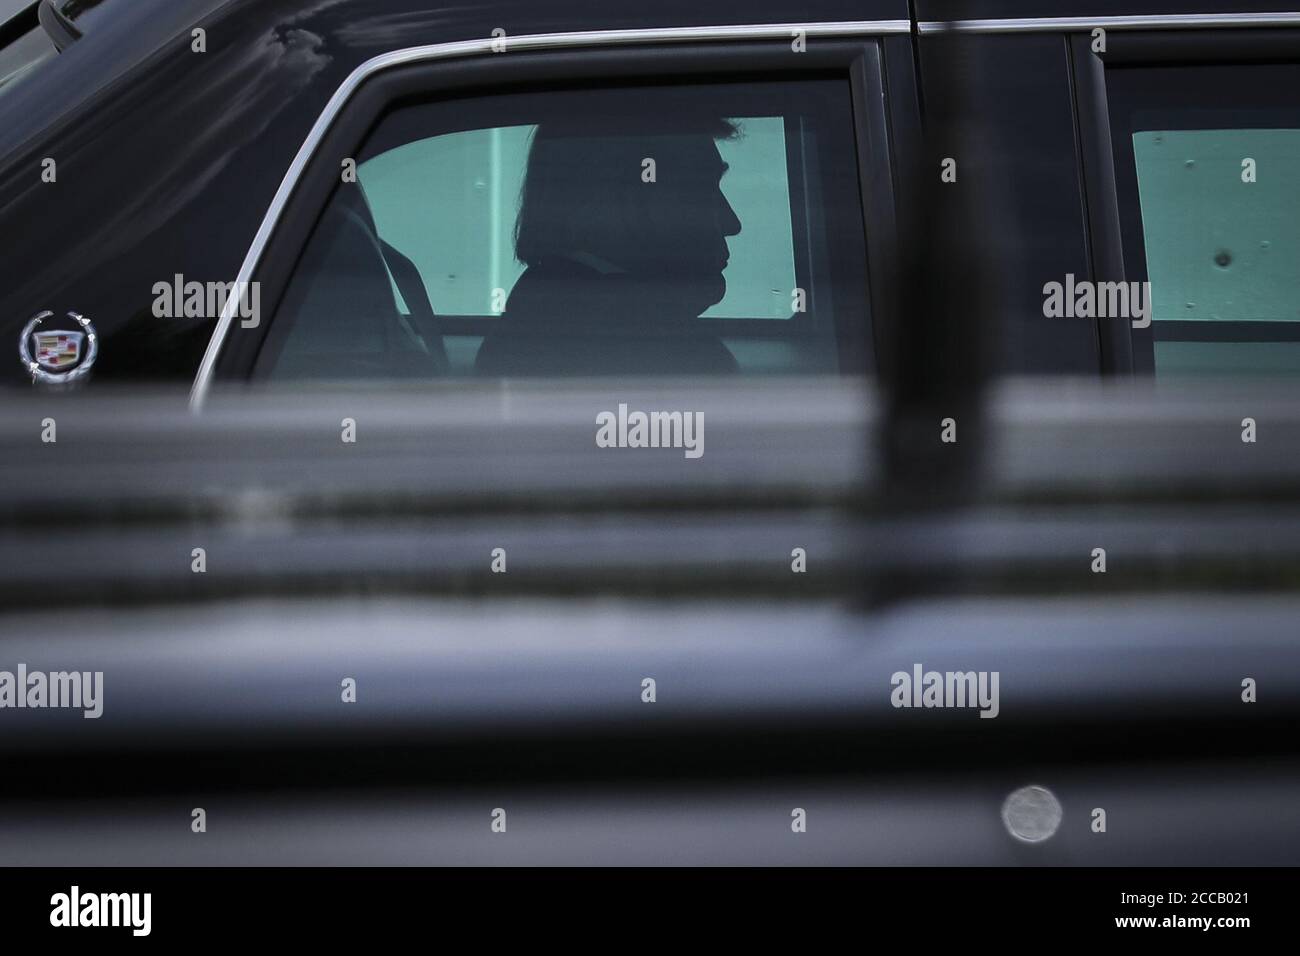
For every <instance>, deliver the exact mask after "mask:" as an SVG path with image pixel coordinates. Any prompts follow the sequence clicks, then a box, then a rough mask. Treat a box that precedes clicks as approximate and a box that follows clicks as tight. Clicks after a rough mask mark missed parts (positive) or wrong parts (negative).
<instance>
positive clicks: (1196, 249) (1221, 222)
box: [1112, 65, 1300, 378]
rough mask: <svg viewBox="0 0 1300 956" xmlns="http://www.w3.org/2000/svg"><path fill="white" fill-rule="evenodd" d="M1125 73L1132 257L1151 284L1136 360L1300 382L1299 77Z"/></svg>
mask: <svg viewBox="0 0 1300 956" xmlns="http://www.w3.org/2000/svg"><path fill="white" fill-rule="evenodd" d="M1115 73H1116V74H1118V77H1117V79H1116V80H1115V81H1114V82H1113V84H1112V85H1113V86H1114V87H1115V88H1116V91H1117V92H1118V94H1119V95H1118V96H1117V97H1115V99H1116V100H1117V101H1118V104H1119V115H1120V121H1121V124H1122V125H1121V128H1120V130H1119V132H1120V133H1121V135H1123V137H1124V142H1123V143H1122V147H1121V144H1119V143H1117V147H1118V148H1119V155H1118V156H1117V159H1118V166H1117V173H1118V180H1119V182H1118V185H1119V187H1120V188H1119V195H1120V199H1121V206H1122V207H1124V208H1122V209H1121V216H1122V218H1123V219H1124V226H1125V235H1124V243H1125V257H1126V262H1127V266H1128V271H1129V273H1130V276H1129V277H1130V279H1132V278H1140V279H1142V280H1145V281H1148V282H1149V283H1150V286H1149V302H1150V319H1151V327H1150V329H1149V331H1147V332H1146V333H1145V334H1144V335H1145V339H1146V349H1145V350H1141V349H1138V350H1135V352H1136V354H1135V358H1140V359H1144V360H1145V363H1146V364H1145V368H1146V369H1149V370H1153V371H1154V372H1155V373H1156V374H1157V375H1158V376H1161V377H1166V378H1167V377H1173V376H1187V375H1206V374H1212V375H1235V376H1240V375H1251V376H1257V377H1270V378H1271V377H1279V376H1285V377H1291V376H1300V192H1297V190H1296V188H1295V184H1296V182H1297V179H1298V177H1300V93H1298V92H1297V87H1296V85H1295V84H1296V83H1298V82H1300V71H1298V70H1297V69H1296V68H1295V67H1290V66H1282V65H1278V66H1241V67H1227V66H1208V67H1196V68H1185V69H1173V68H1164V69H1149V70H1131V71H1124V70H1117V71H1115ZM1138 77H1141V78H1142V83H1143V85H1142V87H1141V90H1140V91H1139V90H1138V88H1137V86H1136V83H1137V81H1138ZM1279 81H1280V82H1283V83H1288V82H1289V83H1290V85H1289V86H1282V87H1277V86H1274V85H1273V84H1276V83H1278V82H1279ZM1139 367H1140V368H1142V367H1143V365H1142V363H1139Z"/></svg>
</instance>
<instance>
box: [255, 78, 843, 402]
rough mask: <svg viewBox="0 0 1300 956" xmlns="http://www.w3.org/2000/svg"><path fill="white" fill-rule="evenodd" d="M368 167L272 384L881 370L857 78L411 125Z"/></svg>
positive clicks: (318, 240)
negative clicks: (855, 116)
mask: <svg viewBox="0 0 1300 956" xmlns="http://www.w3.org/2000/svg"><path fill="white" fill-rule="evenodd" d="M355 170H356V174H355V182H354V181H352V179H353V178H352V177H349V176H348V175H347V171H346V170H345V171H344V173H343V174H342V175H341V177H340V178H341V180H342V181H341V182H340V184H339V186H338V187H337V188H336V190H335V192H334V195H333V196H332V198H331V200H330V202H329V204H328V205H327V207H326V209H325V210H324V212H323V214H322V215H321V217H320V220H319V221H318V223H317V225H316V227H315V229H314V231H313V233H312V235H311V237H310V239H309V240H308V242H307V245H306V247H305V248H304V250H303V253H302V255H301V257H300V259H299V261H298V263H297V266H296V267H295V269H294V272H293V274H292V276H291V279H290V281H289V284H288V286H287V289H286V291H285V294H284V296H283V298H282V300H281V303H280V305H279V308H278V309H277V311H276V313H275V315H274V318H273V324H272V326H271V333H270V335H269V336H268V339H267V344H266V347H265V348H264V350H263V353H262V355H261V356H260V357H259V360H258V367H257V374H258V375H259V376H260V377H267V378H270V379H272V380H284V379H330V378H344V379H356V378H362V379H365V378H377V379H383V378H423V377H435V378H438V377H450V376H487V377H499V376H542V377H548V376H568V375H581V376H601V375H637V374H644V375H664V376H668V375H691V374H708V375H712V374H724V375H725V374H732V373H737V372H740V373H751V374H763V373H800V374H828V373H829V374H833V373H841V372H845V373H852V372H860V371H862V370H863V369H864V368H865V366H866V362H867V356H866V352H867V349H866V344H865V343H866V341H867V334H866V330H867V328H868V316H867V314H866V308H867V306H866V276H865V266H864V262H865V246H864V236H863V220H862V212H861V199H860V196H859V192H858V169H857V157H856V153H855V149H854V145H853V139H852V125H851V107H850V97H849V91H848V86H847V82H843V83H841V82H837V81H832V80H825V81H823V80H815V81H795V82H788V83H781V84H775V83H766V84H762V83H760V84H743V85H742V84H716V85H710V86H703V87H678V86H674V87H639V88H615V89H606V90H580V91H579V90H569V91H547V92H545V93H536V94H527V95H517V96H491V97H479V98H475V99H474V100H473V101H472V102H467V101H462V102H458V103H449V102H439V103H421V104H416V105H411V106H404V107H402V108H399V109H396V110H393V111H391V112H390V113H388V114H387V115H386V116H385V117H384V118H383V119H382V120H381V121H380V123H379V124H378V125H377V126H376V128H375V129H374V131H373V132H372V134H371V135H370V136H369V138H368V139H367V141H366V143H365V144H364V145H363V146H362V147H361V149H360V150H359V153H358V156H357V157H355Z"/></svg>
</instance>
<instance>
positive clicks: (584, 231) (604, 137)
mask: <svg viewBox="0 0 1300 956" xmlns="http://www.w3.org/2000/svg"><path fill="white" fill-rule="evenodd" d="M739 135H740V131H739V129H738V128H737V126H736V125H735V124H734V123H733V122H731V121H730V120H727V119H724V118H722V117H719V116H690V115H687V116H681V115H676V116H672V117H668V118H638V119H627V120H608V119H602V120H600V121H596V122H592V121H584V120H580V119H579V120H564V121H557V122H547V123H543V124H541V125H540V126H538V127H537V129H536V130H535V131H534V132H533V137H532V144H531V146H530V148H529V150H528V166H527V169H526V171H525V174H524V183H523V188H522V189H521V190H520V196H519V216H518V218H517V219H516V220H515V235H514V239H515V258H516V259H518V260H519V261H520V262H522V263H524V264H525V265H530V266H531V265H536V264H537V263H538V262H541V261H542V260H543V259H545V258H547V257H549V256H555V255H566V254H570V253H573V252H576V251H580V250H581V251H586V252H591V253H595V254H606V253H609V252H611V251H616V250H617V249H619V248H621V247H622V246H623V244H624V243H636V242H638V241H640V240H642V239H643V238H644V237H642V236H641V235H640V234H639V233H638V224H639V223H641V222H643V221H645V218H644V217H645V213H646V211H647V208H648V206H649V205H650V204H653V203H654V202H655V199H656V197H655V195H654V191H653V190H649V189H646V187H645V184H644V183H643V182H642V181H641V171H642V162H643V160H644V159H646V158H653V157H654V156H655V154H656V144H658V146H659V147H660V149H663V148H664V146H665V145H666V144H669V145H668V148H671V145H670V144H671V142H672V141H673V140H678V141H680V140H682V139H686V138H698V137H704V136H707V137H709V138H710V139H712V140H733V139H736V138H737V137H738V136H739ZM615 258H616V257H615Z"/></svg>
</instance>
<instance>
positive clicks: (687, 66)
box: [191, 21, 905, 408]
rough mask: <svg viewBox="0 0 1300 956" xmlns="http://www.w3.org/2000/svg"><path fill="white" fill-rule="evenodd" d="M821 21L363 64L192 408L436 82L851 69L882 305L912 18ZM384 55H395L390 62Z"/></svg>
mask: <svg viewBox="0 0 1300 956" xmlns="http://www.w3.org/2000/svg"><path fill="white" fill-rule="evenodd" d="M823 26H824V28H825V31H826V32H830V31H834V32H831V34H830V35H828V36H818V35H817V34H818V29H817V27H818V25H816V24H813V25H807V32H808V37H809V42H808V47H807V50H806V51H805V52H802V53H798V54H795V53H793V52H792V51H791V47H790V40H789V39H788V35H789V30H788V28H786V27H784V26H779V25H770V27H766V28H761V29H760V28H736V29H737V30H755V31H758V34H757V35H759V36H780V37H781V39H727V40H725V42H724V41H721V40H701V41H689V42H687V41H683V42H678V43H669V42H664V43H660V42H646V43H644V44H640V43H638V44H636V45H635V46H630V45H615V46H609V45H596V46H592V47H586V46H579V47H574V48H568V47H565V48H562V49H544V50H538V51H535V52H534V51H527V50H516V51H510V52H508V53H505V54H500V55H480V56H470V55H468V54H470V53H481V52H483V51H482V49H480V47H481V46H482V44H479V43H478V41H474V42H473V43H469V42H466V43H464V44H459V45H458V44H448V45H447V46H448V47H458V46H463V47H465V50H464V53H465V54H466V55H464V56H456V55H453V54H454V53H455V52H456V51H455V50H452V51H451V53H449V54H448V55H447V56H446V57H445V58H430V59H427V60H425V59H416V60H414V61H412V62H405V61H404V60H403V59H402V56H403V54H404V53H405V54H419V53H420V52H421V50H419V49H417V50H413V51H396V52H394V53H392V54H385V55H384V56H382V57H379V58H377V60H376V61H372V63H378V64H379V65H378V66H377V67H375V68H374V69H373V70H372V71H370V72H368V73H366V74H365V75H364V76H363V77H362V78H361V79H360V81H359V83H358V84H357V85H355V88H353V89H349V88H348V86H349V84H347V83H345V84H344V86H343V87H340V89H339V90H337V91H336V92H335V94H334V97H333V99H332V100H331V104H330V105H329V106H327V107H326V110H325V112H324V113H323V114H322V116H321V119H320V120H318V124H317V125H318V127H319V129H316V130H313V137H309V139H308V142H307V143H306V144H304V147H303V150H302V151H301V152H300V155H299V158H298V160H296V161H295V167H297V168H296V169H295V168H293V167H291V168H290V170H289V171H288V173H286V177H285V182H284V184H283V185H282V191H284V190H286V189H287V190H288V192H287V195H286V196H285V197H284V199H283V202H282V207H281V208H280V209H278V210H277V208H276V204H275V203H273V205H272V208H271V209H270V210H268V213H267V216H266V219H265V220H264V222H263V226H262V230H261V231H260V232H259V236H258V237H256V238H255V240H254V243H253V246H252V247H251V248H250V250H249V254H248V257H247V259H246V262H245V266H244V268H243V269H241V274H240V278H241V279H243V280H244V281H257V282H259V283H260V285H261V303H262V307H263V310H262V316H263V317H262V321H260V322H259V324H258V325H257V326H256V327H251V328H245V327H243V326H242V325H241V324H240V323H239V322H238V321H237V320H235V319H234V317H233V316H223V318H222V320H221V321H220V322H219V323H218V327H217V329H216V331H214V333H213V338H212V341H211V342H210V343H209V349H208V354H207V355H205V357H204V362H203V364H202V365H201V366H200V369H199V372H198V374H197V376H196V378H195V382H194V387H193V389H192V391H191V406H192V407H195V408H199V407H201V405H202V401H203V398H204V396H205V394H206V392H207V389H208V387H209V385H210V384H211V382H212V381H214V380H215V381H247V380H248V378H249V376H250V373H251V371H252V369H253V365H254V362H255V361H256V358H257V355H258V353H259V352H260V351H261V348H262V346H263V343H264V340H265V337H266V335H267V333H268V331H269V328H270V326H271V325H272V324H273V323H272V322H271V321H270V320H268V319H267V317H268V316H274V315H275V313H276V310H277V309H278V308H279V306H280V303H281V300H282V299H283V296H284V294H285V292H286V290H287V287H288V280H289V278H290V276H291V275H292V272H293V268H294V266H295V265H296V263H297V261H298V259H299V257H300V256H301V254H302V252H303V250H304V248H305V246H306V243H307V240H308V238H309V236H310V234H311V230H312V229H313V228H314V226H315V224H316V222H317V220H318V218H319V216H320V215H321V213H322V212H323V211H324V209H325V206H326V203H327V202H328V200H329V198H330V196H331V195H332V193H333V190H334V187H335V185H336V184H337V182H338V176H339V160H340V159H341V157H345V156H349V155H352V152H353V151H354V150H355V149H357V148H358V147H359V146H360V144H361V143H362V142H363V141H364V140H365V138H366V136H367V135H368V134H369V133H370V132H371V131H372V129H373V128H374V124H375V122H376V121H377V120H378V118H379V117H380V116H381V115H383V113H384V112H385V111H386V110H387V109H388V108H389V107H390V106H391V105H392V104H394V103H396V102H399V101H401V100H403V99H409V98H414V97H420V96H424V97H427V96H428V95H429V94H430V93H431V92H436V93H437V94H439V95H445V96H455V95H458V94H467V95H470V94H474V93H490V92H502V93H522V92H527V91H528V90H530V89H538V88H545V87H548V86H553V85H556V84H575V83H582V82H590V83H598V82H602V81H607V80H609V79H611V78H613V79H617V80H619V81H620V82H639V81H644V82H647V83H656V82H672V81H679V82H680V81H681V80H683V79H685V78H688V77H696V76H698V77H700V78H701V79H704V80H707V81H714V82H725V81H726V80H727V79H729V78H733V77H734V78H739V77H744V76H750V77H752V76H755V75H762V76H763V77H765V78H768V79H773V80H779V79H780V78H782V77H783V76H791V77H800V76H815V75H818V74H823V75H827V74H829V75H836V76H839V77H842V78H843V79H845V80H846V82H847V83H848V84H849V92H850V108H851V111H852V115H851V116H849V117H846V119H848V120H850V121H851V122H852V124H853V131H852V132H853V140H854V143H855V145H856V147H857V151H856V152H857V155H856V162H857V176H858V186H859V194H860V197H861V201H862V209H861V217H862V228H863V242H864V247H865V249H866V253H867V261H866V263H865V264H864V266H865V267H864V270H863V273H864V276H865V278H866V281H867V288H866V290H865V300H866V302H867V303H868V306H869V308H870V310H871V314H872V315H883V314H884V312H883V310H884V307H885V303H886V302H887V301H888V292H889V291H890V290H889V289H888V288H887V283H888V282H890V281H892V276H893V270H892V269H890V268H889V264H890V262H891V261H892V257H893V256H894V249H895V247H896V245H897V230H896V224H895V218H894V194H893V181H894V165H895V164H894V162H893V160H892V155H891V152H892V151H891V148H890V139H889V135H888V130H889V124H888V118H887V115H886V104H885V90H884V81H883V78H882V68H883V62H882V61H883V55H882V50H881V44H882V40H883V35H885V34H892V33H898V32H903V29H904V27H905V24H896V23H893V22H892V21H882V22H881V23H879V24H871V23H864V24H850V25H843V24H841V25H831V24H827V25H823ZM650 32H652V33H653V31H650ZM740 35H741V36H745V35H746V34H740ZM509 42H510V41H509V40H507V43H509ZM422 49H428V50H434V49H436V48H422ZM384 61H389V62H391V65H389V66H385V65H384ZM362 69H364V68H362ZM358 72H361V70H359V71H358ZM331 113H333V115H331ZM313 138H315V140H316V141H315V142H314V143H313V142H312V139H313ZM277 212H278V214H277ZM719 321H721V320H719ZM863 324H864V328H862V329H861V330H860V334H862V335H863V336H864V337H865V339H866V342H867V343H868V344H869V345H871V344H874V342H875V339H876V335H875V334H874V333H875V330H874V329H873V327H872V325H871V323H870V321H869V317H864V323H863ZM866 352H867V353H868V355H869V359H868V361H869V362H870V363H871V364H873V365H874V362H875V355H874V352H875V350H874V348H867V349H866Z"/></svg>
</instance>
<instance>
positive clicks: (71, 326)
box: [18, 312, 99, 384]
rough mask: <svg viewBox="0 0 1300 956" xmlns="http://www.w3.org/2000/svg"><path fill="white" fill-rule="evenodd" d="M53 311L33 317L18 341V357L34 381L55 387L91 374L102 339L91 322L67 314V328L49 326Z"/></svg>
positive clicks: (82, 316)
mask: <svg viewBox="0 0 1300 956" xmlns="http://www.w3.org/2000/svg"><path fill="white" fill-rule="evenodd" d="M53 317H54V313H53V312H42V313H41V314H40V315H36V316H33V317H32V319H31V321H30V322H28V323H27V324H26V325H25V326H23V332H22V335H21V336H20V337H19V339H18V357H19V358H21V359H22V362H23V367H24V368H26V369H27V371H28V372H30V373H31V376H32V381H34V382H44V383H46V384H55V383H61V382H75V381H77V380H78V379H83V378H85V377H86V376H87V375H89V374H90V368H91V366H92V365H94V364H95V356H97V355H98V354H99V337H98V336H97V335H96V334H95V326H94V325H92V324H91V322H90V319H88V318H86V317H85V316H84V315H80V314H78V313H76V312H69V313H68V323H67V324H68V328H65V329H56V328H52V327H50V325H49V324H48V320H49V319H51V318H53Z"/></svg>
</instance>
